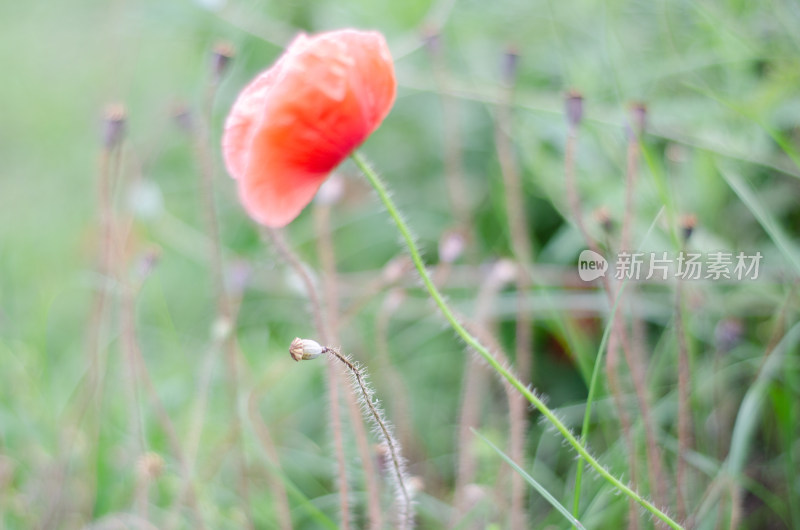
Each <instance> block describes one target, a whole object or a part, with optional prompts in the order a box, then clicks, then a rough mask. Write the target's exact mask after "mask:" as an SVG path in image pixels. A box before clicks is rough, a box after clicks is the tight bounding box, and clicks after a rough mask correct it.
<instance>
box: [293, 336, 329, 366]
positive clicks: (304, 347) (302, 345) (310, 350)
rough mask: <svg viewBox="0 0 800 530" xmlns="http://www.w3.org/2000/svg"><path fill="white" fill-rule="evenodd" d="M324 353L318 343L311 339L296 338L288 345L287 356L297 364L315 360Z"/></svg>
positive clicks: (323, 349)
mask: <svg viewBox="0 0 800 530" xmlns="http://www.w3.org/2000/svg"><path fill="white" fill-rule="evenodd" d="M325 351H326V349H325V348H323V347H322V345H320V343H319V342H317V341H315V340H311V339H301V338H299V337H296V338H295V339H294V340H293V341H292V343H291V344H290V345H289V355H291V356H292V359H294V360H295V361H298V362H299V361H308V360H311V359H316V358H317V357H319V356H320V355H322V354H323V353H325Z"/></svg>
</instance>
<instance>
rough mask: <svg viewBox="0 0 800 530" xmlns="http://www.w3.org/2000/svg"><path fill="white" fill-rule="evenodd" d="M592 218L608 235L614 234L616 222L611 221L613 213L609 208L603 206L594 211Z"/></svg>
mask: <svg viewBox="0 0 800 530" xmlns="http://www.w3.org/2000/svg"><path fill="white" fill-rule="evenodd" d="M592 216H593V217H594V220H595V221H596V222H597V224H598V225H600V227H601V228H602V229H603V231H604V232H605V233H606V234H611V233H612V232H614V220H613V219H611V213H610V212H609V211H608V208H607V207H605V206H601V207H600V208H598V209H596V210H595V211H594V214H592Z"/></svg>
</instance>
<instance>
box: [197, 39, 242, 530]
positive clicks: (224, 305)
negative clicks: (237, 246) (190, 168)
mask: <svg viewBox="0 0 800 530" xmlns="http://www.w3.org/2000/svg"><path fill="white" fill-rule="evenodd" d="M232 55H233V50H232V49H231V48H230V46H229V45H226V44H219V45H217V47H216V48H215V49H214V51H213V53H212V56H211V72H210V73H211V76H210V78H209V83H208V86H207V89H206V94H205V100H204V102H203V105H202V112H201V119H200V120H198V124H197V126H196V127H194V128H192V129H191V130H192V133H193V134H192V140H193V144H194V152H195V157H196V159H197V164H198V169H199V171H200V177H201V182H200V185H201V189H200V191H201V194H200V195H201V199H202V210H203V214H204V217H205V223H206V230H207V232H208V241H209V249H208V251H209V258H210V262H211V272H212V281H213V284H214V292H215V295H216V304H217V319H218V322H220V323H221V325H222V326H223V327H225V328H227V329H228V330H232V329H233V327H234V323H235V322H234V320H233V314H232V311H231V305H230V299H229V297H228V293H227V291H226V288H225V280H224V272H223V261H222V243H221V240H220V233H219V223H218V219H217V210H216V204H215V199H214V174H215V171H214V159H213V156H212V153H211V147H210V146H211V134H210V123H211V115H212V111H213V106H214V97H215V95H216V92H217V87H218V85H219V82H220V80H221V76H222V74H223V72H224V71H225V68H226V67H227V65H228V63H229V62H230V59H231V57H232ZM222 348H223V351H224V352H225V361H226V366H227V372H228V385H227V388H228V400H229V402H230V407H231V411H230V419H231V430H232V432H233V435H234V441H235V446H236V448H237V451H235V453H236V454H235V461H236V466H237V468H238V481H237V486H238V489H239V496H240V497H241V499H242V501H243V502H244V513H245V515H246V518H247V526H248V528H251V529H252V528H254V526H253V518H252V513H251V510H250V492H249V489H250V488H249V484H248V479H247V475H248V472H247V462H246V458H245V452H244V445H243V439H242V427H241V418H240V414H239V407H238V403H239V376H238V373H237V372H238V367H237V363H238V356H239V352H238V347H237V345H236V337H235V334H234V333H233V332H231V331H228V332H227V333H224V336H223V338H222Z"/></svg>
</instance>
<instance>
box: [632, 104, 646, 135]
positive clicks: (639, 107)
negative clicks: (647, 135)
mask: <svg viewBox="0 0 800 530" xmlns="http://www.w3.org/2000/svg"><path fill="white" fill-rule="evenodd" d="M630 112H631V121H630V128H629V130H628V132H629V133H630V134H632V135H633V137H635V138H638V137H639V136H641V135H642V134H644V130H645V128H646V127H647V105H645V104H644V103H641V102H636V103H632V104H631V111H630Z"/></svg>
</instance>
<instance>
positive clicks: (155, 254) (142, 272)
mask: <svg viewBox="0 0 800 530" xmlns="http://www.w3.org/2000/svg"><path fill="white" fill-rule="evenodd" d="M160 260H161V249H160V248H158V247H156V246H155V245H153V246H151V247H149V248H148V249H147V250H145V251H144V252H143V253H142V255H141V256H140V257H139V262H138V265H137V273H138V275H139V277H140V278H141V279H144V278H147V277H148V276H150V273H152V272H153V269H155V268H156V266H157V265H158V262H159V261H160Z"/></svg>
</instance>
